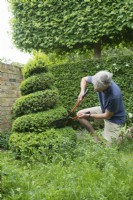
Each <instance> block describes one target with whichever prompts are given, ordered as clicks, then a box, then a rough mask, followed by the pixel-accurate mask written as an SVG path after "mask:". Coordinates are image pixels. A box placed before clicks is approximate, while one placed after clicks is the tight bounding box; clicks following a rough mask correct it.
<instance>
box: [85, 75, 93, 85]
mask: <svg viewBox="0 0 133 200" xmlns="http://www.w3.org/2000/svg"><path fill="white" fill-rule="evenodd" d="M86 81H87V82H88V83H91V84H92V76H87V79H86Z"/></svg>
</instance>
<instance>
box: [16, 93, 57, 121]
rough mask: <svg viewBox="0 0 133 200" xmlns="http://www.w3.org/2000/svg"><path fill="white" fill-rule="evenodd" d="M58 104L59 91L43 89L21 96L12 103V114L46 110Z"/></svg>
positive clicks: (19, 114)
mask: <svg viewBox="0 0 133 200" xmlns="http://www.w3.org/2000/svg"><path fill="white" fill-rule="evenodd" d="M57 104H59V93H58V91H57V90H44V91H39V92H35V93H32V94H29V95H26V96H22V97H20V98H19V99H17V100H16V102H15V104H14V105H13V116H14V117H15V118H16V117H20V116H22V115H26V114H30V113H36V112H40V111H46V110H48V109H52V108H54V107H55V106H57Z"/></svg>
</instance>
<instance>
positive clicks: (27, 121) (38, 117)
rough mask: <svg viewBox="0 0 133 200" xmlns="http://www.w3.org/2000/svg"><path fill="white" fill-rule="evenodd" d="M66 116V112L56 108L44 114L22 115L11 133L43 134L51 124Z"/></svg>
mask: <svg viewBox="0 0 133 200" xmlns="http://www.w3.org/2000/svg"><path fill="white" fill-rule="evenodd" d="M64 115H67V111H66V109H65V108H64V107H61V106H60V107H59V106H58V107H57V108H55V109H50V110H47V111H45V112H38V113H35V114H29V115H23V116H21V117H18V118H17V119H16V120H15V121H14V122H13V125H12V133H13V132H18V133H23V132H36V133H40V132H44V131H46V129H48V128H51V127H52V125H50V123H51V122H53V121H54V120H57V119H60V118H62V116H64Z"/></svg>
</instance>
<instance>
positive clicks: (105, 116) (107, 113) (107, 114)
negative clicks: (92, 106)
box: [78, 110, 114, 119]
mask: <svg viewBox="0 0 133 200" xmlns="http://www.w3.org/2000/svg"><path fill="white" fill-rule="evenodd" d="M113 115H114V113H113V112H110V111H108V110H106V111H105V113H102V114H91V113H90V114H84V113H80V114H79V115H78V117H79V118H86V119H88V118H90V117H91V118H94V119H110V118H111V117H112V116H113Z"/></svg>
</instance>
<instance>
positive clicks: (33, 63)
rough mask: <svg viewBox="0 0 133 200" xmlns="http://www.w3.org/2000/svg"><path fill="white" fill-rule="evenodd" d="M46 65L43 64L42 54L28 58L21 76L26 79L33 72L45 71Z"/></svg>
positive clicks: (46, 70) (46, 69) (33, 73)
mask: <svg viewBox="0 0 133 200" xmlns="http://www.w3.org/2000/svg"><path fill="white" fill-rule="evenodd" d="M47 72H48V67H47V66H46V64H45V59H43V56H41V55H39V57H35V59H32V60H30V61H29V62H28V63H27V64H26V65H25V67H24V68H23V70H22V73H23V77H24V78H25V79H26V78H28V77H30V76H33V75H35V74H41V73H47Z"/></svg>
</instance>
